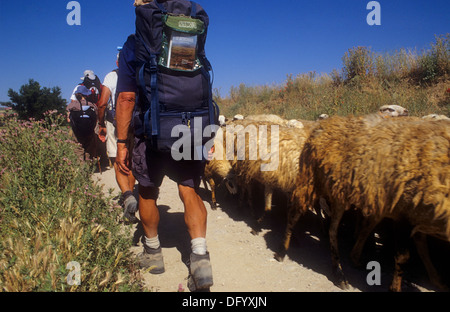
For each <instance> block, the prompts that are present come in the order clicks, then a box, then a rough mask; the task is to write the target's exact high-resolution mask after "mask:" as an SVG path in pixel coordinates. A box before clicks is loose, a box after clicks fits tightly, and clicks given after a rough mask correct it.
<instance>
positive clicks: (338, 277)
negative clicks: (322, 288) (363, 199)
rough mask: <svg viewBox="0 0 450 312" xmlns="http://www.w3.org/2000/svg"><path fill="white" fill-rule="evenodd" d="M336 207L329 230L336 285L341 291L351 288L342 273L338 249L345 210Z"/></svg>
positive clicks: (332, 213)
mask: <svg viewBox="0 0 450 312" xmlns="http://www.w3.org/2000/svg"><path fill="white" fill-rule="evenodd" d="M334 207H335V209H333V210H332V212H331V223H330V229H329V236H330V249H331V263H332V272H333V277H334V279H335V285H336V286H338V287H339V288H341V289H348V287H349V286H348V282H347V280H346V278H345V275H344V272H343V271H342V266H341V263H340V260H339V249H338V228H339V224H340V222H341V219H342V216H343V215H344V208H343V207H340V206H338V205H334Z"/></svg>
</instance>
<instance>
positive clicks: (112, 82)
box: [103, 71, 118, 109]
mask: <svg viewBox="0 0 450 312" xmlns="http://www.w3.org/2000/svg"><path fill="white" fill-rule="evenodd" d="M117 78H118V76H117V73H116V72H115V71H112V72H110V73H109V74H107V75H106V76H105V80H103V85H104V86H105V87H107V88H108V89H109V91H111V99H110V101H109V102H108V109H111V108H112V107H116V87H117Z"/></svg>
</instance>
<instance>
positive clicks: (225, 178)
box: [203, 127, 237, 210]
mask: <svg viewBox="0 0 450 312" xmlns="http://www.w3.org/2000/svg"><path fill="white" fill-rule="evenodd" d="M225 129H226V127H221V128H219V130H218V131H217V133H216V136H215V138H214V149H213V150H214V151H213V154H212V159H211V160H209V161H208V162H207V163H206V166H205V171H204V174H203V185H204V187H205V189H207V186H206V182H208V184H209V186H210V188H211V208H212V209H213V210H216V209H217V200H216V188H217V187H218V186H219V185H220V184H221V183H225V185H226V187H227V189H228V191H229V192H230V193H231V194H236V193H237V190H236V186H235V185H234V173H233V171H232V167H231V161H230V160H227V158H226V155H225V152H226V150H225V149H224V146H226V145H225V144H226V142H225V139H226V132H225Z"/></svg>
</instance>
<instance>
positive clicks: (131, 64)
mask: <svg viewBox="0 0 450 312" xmlns="http://www.w3.org/2000/svg"><path fill="white" fill-rule="evenodd" d="M134 45H135V35H134V34H133V35H130V36H129V37H128V38H127V41H126V42H125V44H124V45H123V48H122V51H121V52H120V57H119V68H120V70H119V73H118V78H117V89H116V93H117V94H119V93H120V92H134V93H136V92H137V85H136V60H135V56H134Z"/></svg>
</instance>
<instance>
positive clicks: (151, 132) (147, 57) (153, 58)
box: [135, 0, 219, 159]
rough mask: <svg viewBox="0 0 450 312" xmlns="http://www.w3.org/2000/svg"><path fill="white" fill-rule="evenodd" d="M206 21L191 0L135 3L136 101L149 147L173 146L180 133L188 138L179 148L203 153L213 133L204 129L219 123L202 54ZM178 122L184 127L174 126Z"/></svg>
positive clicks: (169, 149) (208, 66)
mask: <svg viewBox="0 0 450 312" xmlns="http://www.w3.org/2000/svg"><path fill="white" fill-rule="evenodd" d="M208 24H209V18H208V15H207V14H206V12H205V11H204V10H203V8H202V7H201V6H200V5H198V4H196V3H194V2H192V1H186V0H172V1H166V2H163V3H159V2H157V1H156V0H154V1H152V2H150V3H149V4H147V5H143V6H139V7H137V8H136V45H135V55H136V61H137V71H136V72H137V77H136V78H137V82H138V87H139V88H138V103H139V105H138V106H139V109H140V110H141V114H140V119H141V120H140V122H141V123H142V125H143V127H142V129H143V132H144V133H143V135H144V136H145V137H146V139H147V142H148V143H149V146H150V147H151V149H152V150H155V151H159V152H173V151H174V149H179V148H180V145H179V144H178V145H177V144H174V143H176V142H180V138H183V139H189V140H190V144H188V145H183V147H182V148H186V146H189V147H190V149H191V150H190V151H189V154H190V155H191V156H190V157H192V158H193V159H201V156H204V152H202V151H204V148H203V147H204V145H205V143H207V142H208V141H209V142H210V140H211V137H213V136H214V133H212V134H211V132H209V131H206V132H208V134H209V137H208V135H206V136H205V135H204V132H203V131H204V129H205V128H206V127H207V126H210V125H217V124H218V115H219V111H218V107H217V105H216V103H215V102H214V101H213V99H212V82H211V75H210V71H211V70H212V68H211V64H210V63H209V61H208V60H207V58H206V56H205V41H206V34H207V28H208ZM179 126H182V127H183V128H179V129H183V130H184V132H181V131H174V129H176V128H177V127H179ZM186 130H187V131H188V132H186ZM200 132H201V133H200ZM188 143H189V142H188ZM180 152H181V151H180ZM183 152H186V151H183ZM172 155H173V154H172Z"/></svg>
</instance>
